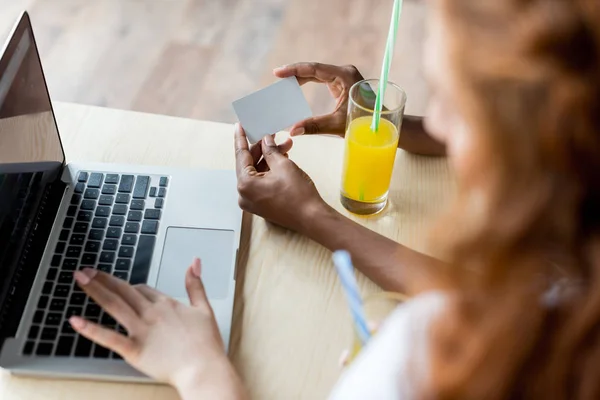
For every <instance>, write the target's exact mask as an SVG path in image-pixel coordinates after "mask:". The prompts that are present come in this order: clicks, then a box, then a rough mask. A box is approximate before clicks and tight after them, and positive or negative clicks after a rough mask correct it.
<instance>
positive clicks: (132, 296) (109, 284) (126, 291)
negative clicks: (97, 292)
mask: <svg viewBox="0 0 600 400" xmlns="http://www.w3.org/2000/svg"><path fill="white" fill-rule="evenodd" d="M90 271H94V270H91V269H90ZM95 279H97V280H98V282H100V283H102V284H103V285H104V286H105V287H106V288H107V289H108V290H109V291H111V292H114V293H118V294H120V295H121V297H122V298H123V300H125V302H126V303H127V304H129V305H130V306H131V308H133V310H134V311H135V312H136V313H138V314H140V313H141V312H142V311H143V310H145V309H146V308H148V307H149V306H150V303H149V302H148V299H146V298H145V297H144V296H142V295H141V294H140V292H138V291H137V290H135V289H134V288H133V286H132V285H130V284H129V283H127V282H125V281H124V280H121V279H118V278H115V277H114V276H112V275H109V274H105V273H100V274H95Z"/></svg>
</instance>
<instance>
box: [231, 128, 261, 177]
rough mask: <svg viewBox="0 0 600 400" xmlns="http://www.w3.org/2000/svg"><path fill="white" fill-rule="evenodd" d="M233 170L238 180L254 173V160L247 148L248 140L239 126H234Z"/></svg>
mask: <svg viewBox="0 0 600 400" xmlns="http://www.w3.org/2000/svg"><path fill="white" fill-rule="evenodd" d="M234 137H235V140H234V146H235V167H236V168H235V170H236V173H237V177H238V179H240V178H242V177H244V176H246V175H250V174H251V173H252V172H256V169H255V168H254V159H253V158H252V154H250V150H249V148H248V139H247V138H246V133H245V132H244V129H243V128H242V126H241V125H240V124H236V125H235V136H234Z"/></svg>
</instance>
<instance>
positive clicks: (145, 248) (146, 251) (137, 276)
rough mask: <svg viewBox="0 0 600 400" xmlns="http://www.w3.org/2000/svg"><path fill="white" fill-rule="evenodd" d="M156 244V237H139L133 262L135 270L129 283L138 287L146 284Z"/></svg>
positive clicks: (133, 269)
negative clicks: (139, 284)
mask: <svg viewBox="0 0 600 400" xmlns="http://www.w3.org/2000/svg"><path fill="white" fill-rule="evenodd" d="M155 244H156V236H150V235H141V236H140V237H139V241H138V245H137V251H136V252H135V259H134V260H133V268H132V271H131V278H130V279H129V283H131V284H132V285H136V284H138V283H146V281H147V280H148V272H149V271H150V262H151V261H152V253H153V251H154V245H155Z"/></svg>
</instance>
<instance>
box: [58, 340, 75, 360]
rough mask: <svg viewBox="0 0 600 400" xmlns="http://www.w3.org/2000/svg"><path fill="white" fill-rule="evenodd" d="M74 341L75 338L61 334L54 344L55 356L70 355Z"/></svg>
mask: <svg viewBox="0 0 600 400" xmlns="http://www.w3.org/2000/svg"><path fill="white" fill-rule="evenodd" d="M74 342H75V338H74V337H73V336H61V337H60V339H59V340H58V344H57V345H56V350H55V352H54V354H55V355H57V356H70V355H71V349H72V348H73V343H74Z"/></svg>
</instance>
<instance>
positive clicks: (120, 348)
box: [69, 316, 135, 360]
mask: <svg viewBox="0 0 600 400" xmlns="http://www.w3.org/2000/svg"><path fill="white" fill-rule="evenodd" d="M69 323H70V324H71V326H72V327H73V329H74V330H75V332H77V333H79V334H80V335H82V336H84V337H85V338H87V339H89V340H91V341H92V342H96V343H98V344H99V345H100V346H102V347H106V348H107V349H110V350H112V351H114V352H115V353H118V354H119V355H121V357H123V358H124V359H126V360H127V359H131V358H132V356H133V351H134V348H135V344H134V342H133V340H132V339H130V338H129V337H127V336H125V335H122V334H120V333H118V332H117V331H114V330H112V329H107V328H104V327H103V326H101V325H98V324H95V323H93V322H90V321H86V320H85V319H83V318H81V317H77V316H72V317H71V318H69Z"/></svg>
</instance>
